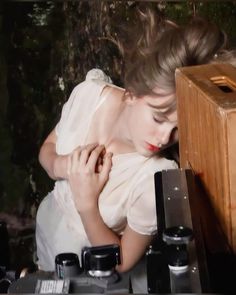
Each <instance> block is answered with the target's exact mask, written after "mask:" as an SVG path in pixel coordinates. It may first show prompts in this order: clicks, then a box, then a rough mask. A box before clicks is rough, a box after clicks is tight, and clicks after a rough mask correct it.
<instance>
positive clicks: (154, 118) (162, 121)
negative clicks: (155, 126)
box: [153, 116, 163, 124]
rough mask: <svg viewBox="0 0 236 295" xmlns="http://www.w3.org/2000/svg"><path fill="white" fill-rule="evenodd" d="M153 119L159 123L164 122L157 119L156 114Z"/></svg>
mask: <svg viewBox="0 0 236 295" xmlns="http://www.w3.org/2000/svg"><path fill="white" fill-rule="evenodd" d="M153 120H154V121H155V122H156V123H159V124H161V123H163V120H160V119H157V118H156V117H155V116H153Z"/></svg>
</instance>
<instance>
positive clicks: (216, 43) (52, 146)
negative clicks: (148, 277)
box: [36, 9, 226, 272]
mask: <svg viewBox="0 0 236 295" xmlns="http://www.w3.org/2000/svg"><path fill="white" fill-rule="evenodd" d="M139 16H140V19H142V22H141V23H142V28H143V30H141V31H140V26H139V25H137V27H138V30H139V33H137V34H136V33H133V35H132V36H133V37H134V38H133V39H130V40H129V41H127V42H126V44H128V46H127V47H122V52H123V54H124V58H125V61H126V69H125V79H124V80H125V82H124V84H125V88H124V89H123V88H120V87H117V86H115V85H112V84H110V83H108V82H104V81H101V80H86V81H84V82H82V83H81V84H79V85H78V86H76V87H75V89H74V90H73V92H72V94H71V96H70V98H69V100H68V101H67V103H66V104H65V105H64V107H63V110H62V115H61V119H60V121H59V123H58V124H57V126H56V128H55V129H54V130H53V131H52V132H51V133H50V134H49V135H48V137H47V138H46V140H45V141H44V143H43V145H42V147H41V150H40V154H39V161H40V163H41V165H42V166H43V168H44V169H45V170H46V171H47V173H48V175H49V176H50V177H51V178H52V179H54V180H55V181H56V182H55V187H54V190H53V191H52V192H50V193H49V194H48V195H47V197H46V198H45V199H44V200H43V201H42V203H41V205H40V207H39V210H38V214H37V226H36V238H37V254H38V259H39V261H38V264H39V267H40V268H41V269H43V270H53V269H54V259H55V256H56V255H57V254H58V253H61V252H75V253H77V254H78V255H80V253H81V249H82V248H83V247H84V246H89V245H92V246H98V245H105V244H119V245H120V248H121V258H122V259H121V264H120V265H119V266H118V268H117V270H118V271H120V272H125V271H128V270H130V269H132V268H133V267H134V266H135V265H136V263H137V262H138V261H139V260H140V258H141V257H142V256H143V254H144V253H145V249H146V248H147V246H148V245H149V244H150V242H151V241H152V237H153V235H154V234H155V232H156V228H157V221H156V213H155V206H156V204H155V195H154V180H153V175H154V173H155V172H156V171H158V170H163V169H173V168H176V167H177V165H176V163H175V162H174V161H170V160H167V159H166V158H165V157H163V155H162V152H163V151H164V150H165V149H166V148H167V147H169V146H170V145H171V144H173V143H174V142H175V141H176V140H177V136H176V135H177V134H176V130H177V112H176V97H175V70H176V68H178V67H182V66H189V65H196V64H203V63H208V62H212V61H213V60H214V59H215V58H216V54H218V56H219V55H220V51H221V50H222V49H223V48H224V47H225V43H226V40H225V39H226V37H225V34H224V33H223V32H222V31H221V30H219V29H218V28H217V27H216V26H215V25H213V24H210V23H208V22H206V21H204V20H201V19H194V20H192V21H191V22H190V23H189V24H188V25H187V26H186V27H178V26H177V25H175V24H173V23H171V22H168V21H166V20H164V19H162V18H160V16H159V15H158V14H156V13H155V11H153V10H149V9H148V10H146V11H144V10H140V11H139ZM134 40H135V41H134ZM131 44H133V47H130V46H131ZM119 45H120V47H121V44H119ZM157 206H158V204H157Z"/></svg>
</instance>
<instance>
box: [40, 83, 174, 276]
mask: <svg viewBox="0 0 236 295" xmlns="http://www.w3.org/2000/svg"><path fill="white" fill-rule="evenodd" d="M107 84H108V83H106V82H104V81H100V80H87V81H84V82H82V83H81V84H79V85H78V86H76V87H75V89H74V90H73V92H72V93H71V95H70V98H69V100H68V101H67V102H66V103H65V105H64V107H63V110H62V115H61V119H60V121H59V123H58V124H57V126H56V133H57V136H58V138H57V143H56V151H57V153H58V154H62V155H63V154H68V153H70V152H71V151H72V150H73V149H74V148H76V147H77V146H78V145H84V144H86V137H87V135H88V131H89V127H90V122H91V119H92V118H93V115H94V113H95V112H96V110H97V109H98V108H99V106H100V105H101V104H102V103H104V101H105V100H106V97H101V92H102V90H103V88H104V87H105V86H106V85H107ZM109 85H110V86H112V85H111V84H109ZM113 86H114V85H113ZM114 87H116V86H114ZM112 162H113V165H112V169H111V172H110V175H109V181H108V182H107V184H106V185H105V187H104V189H103V191H102V193H101V194H100V197H99V210H100V213H101V216H102V218H103V220H104V222H105V223H106V225H107V226H108V227H109V228H111V229H112V230H113V231H114V232H116V233H118V234H120V235H122V233H123V231H124V229H125V226H126V225H127V223H128V224H129V226H130V227H131V228H132V229H133V230H134V231H136V232H138V233H140V234H146V235H152V234H154V233H155V231H156V228H157V220H156V209H155V208H156V204H155V194H154V173H155V172H156V171H160V170H164V169H171V168H176V163H175V162H174V161H170V160H167V159H165V158H154V157H153V158H146V157H144V156H141V155H139V154H138V153H135V152H134V153H127V154H120V155H115V156H113V159H112ZM36 242H37V256H38V265H39V268H40V269H43V270H46V271H52V270H54V259H55V256H56V255H57V254H58V253H62V252H74V253H77V254H78V255H79V257H80V253H81V249H82V248H83V247H84V246H89V245H90V243H89V241H88V238H87V235H86V232H85V230H84V227H83V224H82V222H81V219H80V215H79V214H78V212H77V211H76V208H75V206H74V202H73V196H72V193H71V190H70V187H69V184H68V182H67V181H65V180H59V181H56V183H55V187H54V189H53V191H52V192H50V193H49V194H48V195H47V196H46V197H45V198H44V199H43V201H42V202H41V204H40V207H39V209H38V212H37V220H36Z"/></svg>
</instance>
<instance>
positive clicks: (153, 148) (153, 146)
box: [147, 143, 160, 152]
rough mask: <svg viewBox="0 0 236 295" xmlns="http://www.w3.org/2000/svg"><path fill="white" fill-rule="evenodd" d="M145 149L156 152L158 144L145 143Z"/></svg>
mask: <svg viewBox="0 0 236 295" xmlns="http://www.w3.org/2000/svg"><path fill="white" fill-rule="evenodd" d="M147 149H148V150H149V151H151V152H158V151H159V150H160V148H159V147H158V146H155V145H152V144H150V143H147Z"/></svg>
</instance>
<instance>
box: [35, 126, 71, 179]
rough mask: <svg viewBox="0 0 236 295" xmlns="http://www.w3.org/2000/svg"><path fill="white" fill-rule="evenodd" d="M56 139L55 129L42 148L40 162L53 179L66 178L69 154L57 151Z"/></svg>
mask: <svg viewBox="0 0 236 295" xmlns="http://www.w3.org/2000/svg"><path fill="white" fill-rule="evenodd" d="M56 139H57V136H56V131H55V129H53V130H52V132H51V133H50V134H49V135H48V137H47V138H46V140H45V141H44V143H43V144H42V146H41V148H40V151H39V162H40V164H41V165H42V167H43V168H44V169H45V171H46V172H47V173H48V175H49V176H50V177H51V178H52V179H54V180H57V179H66V178H67V159H68V156H67V155H58V154H57V153H56Z"/></svg>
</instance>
